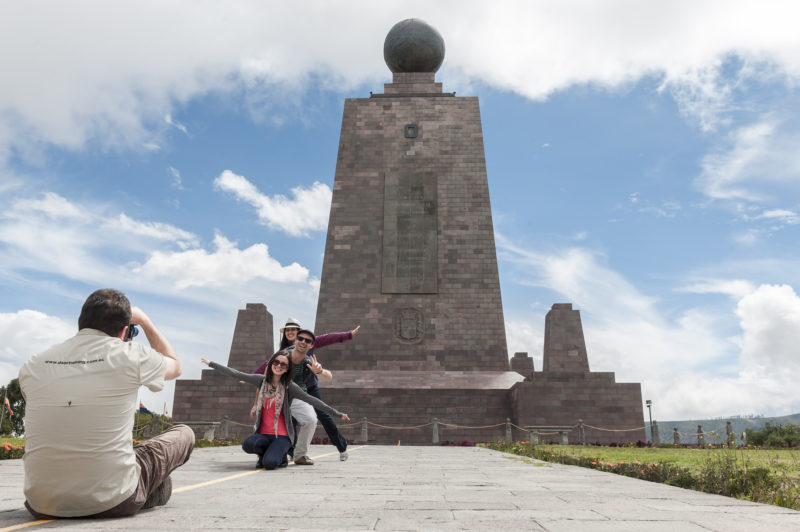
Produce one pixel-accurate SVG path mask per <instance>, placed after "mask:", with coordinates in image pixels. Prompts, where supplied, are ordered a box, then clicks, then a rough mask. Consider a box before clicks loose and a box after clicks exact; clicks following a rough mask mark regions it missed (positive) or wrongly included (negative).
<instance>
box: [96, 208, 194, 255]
mask: <svg viewBox="0 0 800 532" xmlns="http://www.w3.org/2000/svg"><path fill="white" fill-rule="evenodd" d="M104 225H105V226H106V227H107V228H108V229H110V230H112V231H118V232H119V233H118V234H122V235H125V236H126V237H127V236H130V235H139V236H144V237H147V238H149V239H153V240H162V241H166V242H174V243H175V244H177V245H178V246H179V247H180V248H181V249H186V248H187V247H189V246H196V245H197V243H198V240H197V236H196V235H194V234H192V233H190V232H188V231H184V230H183V229H179V228H177V227H175V226H174V225H170V224H165V223H162V222H142V221H139V220H134V219H132V218H130V217H128V216H126V215H125V213H120V215H119V216H117V217H116V218H108V219H106V220H105V222H104Z"/></svg>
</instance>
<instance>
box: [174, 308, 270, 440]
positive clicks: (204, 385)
mask: <svg viewBox="0 0 800 532" xmlns="http://www.w3.org/2000/svg"><path fill="white" fill-rule="evenodd" d="M273 350H274V343H273V334H272V314H270V313H269V312H268V311H267V307H266V306H265V305H263V304H262V303H248V304H247V306H246V308H244V309H241V310H239V313H238V315H237V318H236V327H235V329H234V333H233V340H232V341H231V351H230V355H229V356H228V360H215V361H214V362H219V363H222V364H225V365H226V366H230V367H233V368H236V369H238V370H241V371H253V370H254V369H255V368H256V367H257V366H258V365H259V364H261V363H262V362H263V361H264V360H266V359H267V358H268V357H269V356H271V355H272V353H273ZM255 394H256V388H255V386H253V385H250V384H239V381H237V380H235V379H232V378H230V377H225V376H223V375H220V374H217V373H216V372H214V371H213V370H210V369H207V370H203V372H202V375H201V377H200V380H188V379H178V380H177V381H176V382H175V395H174V398H173V405H172V419H173V420H174V421H175V422H176V423H180V422H198V421H222V418H223V417H228V418H229V419H230V420H231V421H233V422H234V423H231V424H230V425H229V426H230V432H231V434H230V435H231V436H239V437H241V436H243V435H244V436H246V435H249V434H252V433H253V428H252V427H253V422H252V421H251V420H250V408H251V407H252V406H253V401H254V399H255ZM195 434H197V435H198V437H202V435H203V430H202V429H195ZM217 437H220V432H219V431H218V432H217Z"/></svg>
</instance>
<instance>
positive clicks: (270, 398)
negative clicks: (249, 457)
mask: <svg viewBox="0 0 800 532" xmlns="http://www.w3.org/2000/svg"><path fill="white" fill-rule="evenodd" d="M200 360H201V361H202V362H203V364H206V365H207V366H209V367H210V368H212V369H214V370H216V371H219V372H220V373H222V374H224V375H227V376H229V377H233V378H235V379H239V380H242V381H245V382H248V383H250V384H253V385H255V386H258V387H259V391H258V400H257V401H256V404H255V406H253V410H251V411H250V417H251V418H254V419H255V429H256V433H255V434H253V435H251V436H248V437H247V438H246V439H245V440H244V442H242V449H243V450H244V452H246V453H249V454H256V455H258V467H264V468H265V469H275V468H276V467H278V466H280V465H281V463H282V462H283V461H284V458H285V457H286V453H287V452H289V449H290V448H291V446H292V442H293V441H294V427H293V426H292V421H291V415H292V414H291V411H290V406H291V402H292V401H293V400H299V401H304V402H306V403H308V404H310V405H311V406H313V407H314V408H316V409H318V410H322V411H323V412H327V413H328V414H330V415H331V416H334V417H340V418H342V419H343V420H345V421H349V420H350V418H349V417H348V416H347V414H343V413H342V412H339V411H338V410H336V409H335V408H333V407H330V406H328V405H327V404H325V403H324V402H322V401H321V400H319V399H317V398H316V397H312V396H310V395H308V394H307V393H306V392H304V391H303V390H301V389H300V387H299V386H298V385H297V384H295V383H294V382H292V379H291V374H292V362H291V357H290V356H289V352H288V351H278V352H277V353H275V354H274V355H272V357H271V358H270V359H269V363H268V364H267V370H266V372H265V373H264V374H263V375H261V374H258V373H243V372H241V371H238V370H235V369H233V368H229V367H227V366H223V365H222V364H217V363H216V362H210V361H209V360H207V359H205V358H201V359H200Z"/></svg>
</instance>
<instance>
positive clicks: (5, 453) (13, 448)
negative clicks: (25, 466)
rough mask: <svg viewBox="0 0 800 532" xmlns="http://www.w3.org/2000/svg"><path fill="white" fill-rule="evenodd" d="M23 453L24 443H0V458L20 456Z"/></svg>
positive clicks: (6, 458) (7, 458)
mask: <svg viewBox="0 0 800 532" xmlns="http://www.w3.org/2000/svg"><path fill="white" fill-rule="evenodd" d="M23 454H25V445H16V444H13V443H2V444H0V460H9V459H12V458H22V455H23Z"/></svg>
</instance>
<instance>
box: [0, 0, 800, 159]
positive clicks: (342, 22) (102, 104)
mask: <svg viewBox="0 0 800 532" xmlns="http://www.w3.org/2000/svg"><path fill="white" fill-rule="evenodd" d="M798 9H800V8H798V7H797V6H796V5H795V4H792V3H786V2H766V3H765V2H762V3H759V4H758V5H757V6H756V5H754V4H752V3H751V2H746V1H721V0H718V1H711V2H689V1H686V2H670V3H650V2H639V3H636V2H633V3H632V2H629V1H625V0H616V1H610V2H603V3H602V4H591V3H590V4H587V3H585V2H577V1H564V2H557V3H550V4H547V5H544V4H540V3H531V2H525V1H521V0H520V1H516V2H506V3H504V7H503V9H498V8H497V7H496V6H494V5H492V4H487V3H485V2H480V1H477V0H474V1H472V2H465V1H459V2H455V1H454V0H451V1H442V2H423V1H421V0H416V1H415V0H411V1H408V0H406V1H403V2H400V1H390V2H381V3H380V4H376V3H374V2H367V1H354V2H348V3H346V4H341V3H326V2H313V3H302V4H296V3H295V4H274V3H269V4H267V3H263V2H256V1H251V2H238V3H237V7H236V8H235V9H231V7H230V6H229V5H216V4H212V3H207V2H204V3H201V4H197V3H188V2H173V3H169V4H164V3H163V2H156V1H153V0H151V1H143V2H137V3H136V4H135V5H128V4H120V3H108V2H100V1H97V2H91V1H89V2H82V3H81V4H80V5H78V6H73V5H67V4H62V3H55V4H53V5H50V6H48V10H47V15H46V16H42V13H41V10H37V9H35V8H34V7H33V6H31V5H30V4H29V3H25V2H22V3H14V2H4V3H3V4H2V5H1V6H0V69H2V71H3V72H4V74H5V75H6V77H7V78H8V79H13V80H14V83H4V84H2V86H0V157H4V158H5V157H8V154H9V153H10V150H12V149H13V150H16V152H17V153H18V154H20V153H24V152H25V151H26V150H27V149H28V148H27V147H26V146H37V145H42V144H45V145H56V146H60V147H65V148H74V149H78V148H81V147H82V146H84V145H85V144H86V142H87V141H89V140H93V141H97V142H99V143H101V144H103V145H105V146H109V147H132V146H136V147H142V146H157V145H159V144H160V142H159V140H158V139H159V137H160V136H161V135H162V134H163V131H162V129H170V128H177V129H179V130H181V131H182V132H184V133H186V132H187V130H186V128H185V126H183V125H182V124H180V123H178V122H176V121H175V120H174V118H173V116H174V114H175V113H174V110H175V108H177V107H179V106H180V105H183V104H185V103H187V102H189V101H191V100H192V99H193V98H197V97H198V96H202V95H204V94H208V93H210V92H215V91H216V92H221V93H229V92H231V91H241V92H243V93H244V98H245V100H246V101H249V102H256V103H257V105H252V106H251V107H253V108H260V107H263V106H262V105H259V103H266V104H267V105H269V103H270V101H271V100H272V99H273V96H274V95H276V94H282V95H287V94H296V93H298V92H302V91H303V89H304V87H305V86H307V82H308V80H309V79H312V78H313V79H315V80H316V81H317V83H316V85H317V86H320V85H321V86H322V87H323V88H324V89H329V90H352V89H353V88H355V87H357V86H359V85H361V84H364V83H367V82H368V83H371V84H373V86H376V87H380V83H382V82H383V81H384V80H386V79H387V78H388V76H389V73H388V71H387V69H386V67H385V65H384V64H383V61H382V59H381V51H382V43H383V39H384V37H385V35H386V32H387V31H388V29H389V28H390V27H391V26H392V25H393V24H394V23H395V22H397V21H399V20H402V19H403V18H407V17H408V16H409V14H411V13H413V14H414V16H416V17H419V18H422V19H425V20H427V21H429V22H430V23H432V24H433V25H434V26H436V27H437V28H438V29H439V30H440V31H441V33H442V34H443V36H444V38H445V42H446V44H447V50H448V53H447V57H446V59H445V64H444V70H443V73H442V77H443V79H446V80H447V81H448V84H449V85H452V86H453V88H457V89H458V90H459V92H464V89H468V88H469V87H470V86H471V85H473V84H477V83H481V84H484V83H485V84H489V85H491V86H494V87H496V88H499V89H501V90H511V91H514V92H517V93H519V94H522V95H524V96H526V97H529V98H534V99H542V98H546V97H548V96H549V95H551V94H552V93H553V92H555V91H558V90H562V89H565V88H568V87H571V86H575V85H587V84H592V85H596V86H600V87H609V88H614V87H624V86H627V85H629V84H630V83H633V82H635V81H637V80H639V79H642V78H643V77H656V78H657V79H660V80H661V81H662V89H663V90H667V91H669V92H670V93H671V94H672V95H673V96H674V97H675V98H676V101H677V102H678V103H679V105H680V106H681V108H682V109H683V110H684V112H685V113H687V115H690V116H692V117H693V118H695V119H697V120H698V121H699V123H700V124H701V126H702V127H704V128H707V129H710V128H713V127H714V125H715V124H716V123H717V122H719V120H720V115H723V114H724V113H726V112H727V110H728V109H729V108H730V107H731V105H732V104H731V101H730V100H731V98H732V97H733V93H734V92H735V89H736V87H737V86H738V84H740V83H741V81H740V80H755V81H757V80H760V79H762V78H764V77H765V76H764V74H765V72H767V73H769V77H770V79H772V80H778V81H781V80H785V81H786V82H787V83H790V84H791V83H795V82H796V81H797V79H798V76H800V54H799V53H798V50H799V49H800V36H798V32H797V31H796V27H795V26H796V25H795V23H794V21H796V20H797V18H798V16H797V14H798V13H797V11H798ZM354 20H358V21H359V22H358V24H354V23H353V21H354ZM65 28H66V29H68V31H63V30H64V29H65ZM343 28H346V31H345V32H343V31H342V29H343ZM209 35H213V36H214V38H213V39H210V38H208V36H209ZM343 36H344V37H343ZM54 50H55V51H57V53H53V51H54ZM732 59H733V62H734V63H735V64H736V65H738V68H735V69H731V68H726V65H728V64H729V63H730V62H731V61H732ZM731 70H733V72H732V73H731V72H730V71H731ZM731 78H732V79H731ZM12 131H13V132H14V134H13V135H12V134H11V132H12ZM4 132H5V133H4Z"/></svg>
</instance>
